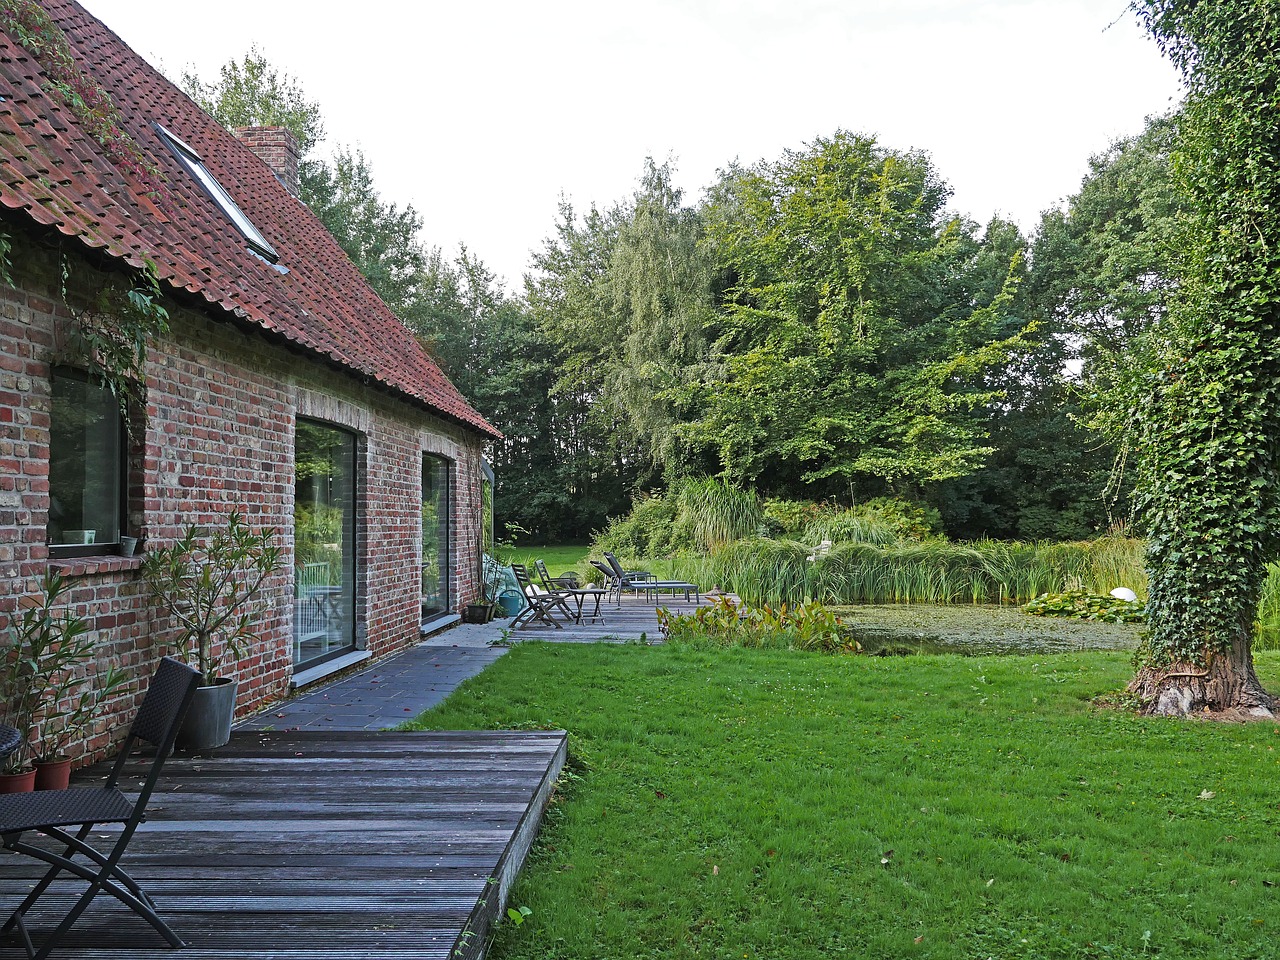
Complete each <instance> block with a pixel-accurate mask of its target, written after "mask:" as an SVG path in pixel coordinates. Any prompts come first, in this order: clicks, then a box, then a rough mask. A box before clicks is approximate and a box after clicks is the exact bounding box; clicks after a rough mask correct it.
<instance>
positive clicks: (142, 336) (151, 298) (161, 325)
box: [54, 256, 169, 413]
mask: <svg viewBox="0 0 1280 960" xmlns="http://www.w3.org/2000/svg"><path fill="white" fill-rule="evenodd" d="M69 280H70V266H69V263H68V261H67V258H66V257H65V256H64V257H62V300H63V302H64V303H65V304H66V305H67V307H68V309H69V310H70V312H71V322H70V323H69V324H68V325H67V327H66V330H65V335H64V336H62V337H61V338H60V342H59V343H58V345H57V353H56V356H55V358H54V359H55V361H56V362H61V363H68V364H71V365H73V366H78V367H84V368H87V369H88V370H89V372H90V373H91V374H92V375H93V376H94V377H95V378H96V379H97V380H98V382H99V383H101V384H102V385H103V386H104V387H106V388H107V389H108V390H110V391H111V393H112V395H113V396H114V397H115V398H116V400H117V402H119V404H120V408H121V411H122V412H125V413H127V412H128V408H129V405H130V404H131V403H133V402H135V401H137V400H139V399H140V397H139V395H138V394H139V388H140V384H141V382H142V380H143V370H144V364H145V362H146V359H147V344H148V342H149V341H150V340H151V339H152V338H154V337H156V336H159V335H160V334H163V333H164V332H166V331H167V330H168V329H169V311H168V310H167V309H166V308H165V306H164V304H163V302H162V299H163V294H162V291H161V288H160V279H159V276H158V275H157V273H156V266H155V264H154V263H152V262H151V261H150V260H147V261H145V264H144V266H143V269H141V270H139V271H137V273H135V274H134V275H133V277H132V278H131V281H130V282H128V283H122V282H120V281H119V280H118V279H116V278H114V277H112V278H109V279H107V280H106V281H105V282H104V283H103V284H102V286H101V287H99V288H98V291H97V293H96V294H94V295H93V296H92V297H91V298H90V299H89V301H88V303H87V304H85V305H83V306H79V307H77V306H73V305H72V303H71V298H70V297H69V296H68V291H67V283H68V281H69Z"/></svg>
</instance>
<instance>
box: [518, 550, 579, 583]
mask: <svg viewBox="0 0 1280 960" xmlns="http://www.w3.org/2000/svg"><path fill="white" fill-rule="evenodd" d="M589 549H590V545H589V544H585V543H570V544H557V545H555V546H550V547H526V546H524V545H518V546H517V547H516V548H515V549H514V550H513V551H511V553H512V556H511V560H512V561H513V562H515V563H523V564H524V565H525V566H526V567H528V568H529V570H530V572H532V571H533V561H534V560H542V561H543V562H545V563H546V565H547V569H548V570H549V571H551V575H552V576H553V577H558V576H559V575H560V574H562V573H564V572H565V571H568V570H572V569H573V568H574V567H576V566H577V565H578V563H579V562H580V561H582V560H585V559H586V558H587V551H588V550H589Z"/></svg>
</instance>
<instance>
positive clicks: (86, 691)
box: [34, 638, 128, 790]
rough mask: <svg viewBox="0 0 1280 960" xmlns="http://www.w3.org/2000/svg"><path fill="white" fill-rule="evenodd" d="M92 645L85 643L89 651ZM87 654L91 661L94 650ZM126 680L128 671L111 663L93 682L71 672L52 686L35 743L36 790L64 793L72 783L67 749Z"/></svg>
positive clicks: (81, 735) (88, 651)
mask: <svg viewBox="0 0 1280 960" xmlns="http://www.w3.org/2000/svg"><path fill="white" fill-rule="evenodd" d="M86 640H87V638H86ZM91 646H92V644H91V643H88V642H86V644H85V647H86V648H91ZM85 652H86V653H87V654H90V657H89V658H90V659H91V649H86V651H85ZM127 680H128V677H127V675H126V674H125V672H124V671H123V670H121V669H120V668H119V667H117V666H116V665H115V664H112V665H111V666H109V667H108V668H107V670H106V672H105V673H100V674H97V675H96V676H95V677H94V678H93V681H92V683H90V682H89V681H87V680H84V679H75V678H74V676H73V674H72V673H71V672H70V671H68V672H65V673H64V674H63V675H62V677H61V678H60V679H59V680H57V681H56V682H55V684H54V685H53V686H51V687H50V693H49V695H48V700H47V701H46V703H47V704H48V706H47V708H46V709H44V710H43V711H42V712H41V716H40V734H39V737H38V739H37V741H36V743H35V744H34V752H35V768H36V778H35V786H36V789H37V790H61V789H63V788H64V787H67V786H68V785H69V784H70V781H71V758H70V757H69V756H67V748H68V747H70V746H71V744H72V743H74V742H75V741H77V740H79V739H80V738H82V737H83V736H84V735H85V733H86V732H87V731H88V729H89V726H90V725H91V724H92V723H93V722H94V721H95V720H97V718H98V714H99V712H100V711H101V708H102V706H103V705H104V704H106V703H107V702H108V701H109V700H110V699H111V697H112V695H114V694H115V692H116V690H117V689H119V688H120V687H122V686H124V684H125V682H126V681H127ZM77 688H78V689H77Z"/></svg>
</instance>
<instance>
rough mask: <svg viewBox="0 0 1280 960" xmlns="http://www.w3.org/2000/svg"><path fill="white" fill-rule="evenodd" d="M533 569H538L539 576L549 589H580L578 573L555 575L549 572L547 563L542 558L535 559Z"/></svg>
mask: <svg viewBox="0 0 1280 960" xmlns="http://www.w3.org/2000/svg"><path fill="white" fill-rule="evenodd" d="M533 569H535V570H537V571H538V578H539V579H540V580H541V581H542V585H543V586H544V587H546V588H547V589H548V590H577V589H578V575H577V574H576V573H565V574H561V575H560V576H558V577H553V576H551V574H549V573H548V572H547V565H546V563H545V562H544V561H542V560H535V561H533Z"/></svg>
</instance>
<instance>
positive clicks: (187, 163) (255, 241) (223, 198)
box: [152, 123, 280, 265]
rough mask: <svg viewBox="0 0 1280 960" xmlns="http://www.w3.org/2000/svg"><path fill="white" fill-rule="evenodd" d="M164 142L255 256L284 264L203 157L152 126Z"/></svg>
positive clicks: (165, 131)
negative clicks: (206, 164)
mask: <svg viewBox="0 0 1280 960" xmlns="http://www.w3.org/2000/svg"><path fill="white" fill-rule="evenodd" d="M152 126H154V127H155V130H156V132H157V133H159V134H160V139H161V140H163V141H164V142H165V145H166V146H167V147H168V148H169V151H170V152H171V153H172V154H173V155H174V157H176V158H177V160H178V163H180V164H181V165H182V166H183V168H184V169H185V170H186V171H187V173H188V174H189V175H190V176H191V179H193V180H194V181H195V182H196V183H198V184H200V186H201V187H202V188H203V189H204V192H205V193H206V194H208V195H209V199H211V200H212V201H213V202H214V203H215V204H217V205H218V209H220V210H221V211H222V213H223V215H224V216H225V217H226V218H227V219H228V220H230V221H231V225H232V226H233V227H235V228H236V229H237V230H239V231H240V235H241V236H242V237H244V239H245V242H247V243H248V244H249V250H250V252H251V253H255V254H257V255H258V256H260V257H262V259H264V260H266V261H267V262H268V263H270V264H272V265H274V264H277V263H279V262H280V254H278V253H276V250H275V247H273V246H271V244H270V242H268V240H267V238H266V237H265V236H263V234H262V231H261V230H259V229H258V228H257V226H256V225H255V224H254V222H253V221H252V220H250V219H249V216H248V214H246V213H245V212H244V211H243V210H242V209H240V205H239V204H238V203H236V202H235V200H234V199H233V198H232V196H231V194H230V193H228V192H227V188H226V187H224V186H223V185H222V184H221V183H219V182H218V178H217V177H215V176H214V175H213V172H212V171H211V170H210V169H209V168H208V167H206V166H205V165H204V160H202V159H201V157H200V154H198V153H196V151H195V150H194V149H193V148H192V147H191V146H189V145H188V144H187V143H185V142H184V141H183V140H181V139H179V138H178V137H176V136H174V134H173V133H172V132H171V131H169V130H167V129H166V128H165V127H164V126H163V125H161V124H159V123H155V124H152Z"/></svg>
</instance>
